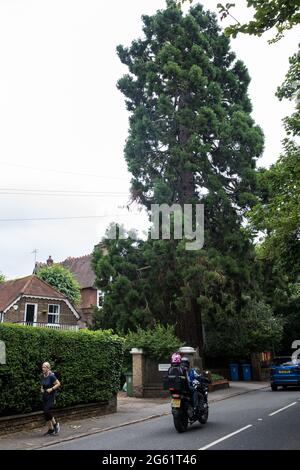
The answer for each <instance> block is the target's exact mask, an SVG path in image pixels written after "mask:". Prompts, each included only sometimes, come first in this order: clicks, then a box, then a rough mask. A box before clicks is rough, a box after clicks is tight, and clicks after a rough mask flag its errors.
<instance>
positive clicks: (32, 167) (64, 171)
mask: <svg viewBox="0 0 300 470" xmlns="http://www.w3.org/2000/svg"><path fill="white" fill-rule="evenodd" d="M0 165H6V166H11V167H16V168H25V169H28V170H36V171H42V172H43V173H45V172H47V171H48V172H51V173H60V174H63V175H74V176H87V177H89V178H102V179H114V180H123V181H128V178H125V177H124V176H114V175H97V174H93V173H85V172H84V171H83V172H77V171H68V170H58V169H56V168H42V167H37V166H30V165H20V164H17V163H10V162H4V161H0Z"/></svg>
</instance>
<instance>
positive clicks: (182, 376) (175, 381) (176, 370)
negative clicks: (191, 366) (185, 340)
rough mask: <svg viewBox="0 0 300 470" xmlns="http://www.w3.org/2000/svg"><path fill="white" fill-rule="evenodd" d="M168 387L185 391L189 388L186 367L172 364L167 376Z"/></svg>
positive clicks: (177, 390)
mask: <svg viewBox="0 0 300 470" xmlns="http://www.w3.org/2000/svg"><path fill="white" fill-rule="evenodd" d="M166 382H167V387H166V388H167V389H172V391H176V392H185V391H187V390H188V381H187V377H186V373H185V371H184V369H183V368H182V367H180V366H171V367H170V368H169V370H168V375H167V376H166Z"/></svg>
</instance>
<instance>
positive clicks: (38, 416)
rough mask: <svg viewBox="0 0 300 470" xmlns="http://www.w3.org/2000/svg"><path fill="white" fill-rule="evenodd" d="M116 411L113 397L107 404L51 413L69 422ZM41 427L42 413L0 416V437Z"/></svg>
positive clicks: (42, 424) (115, 402)
mask: <svg viewBox="0 0 300 470" xmlns="http://www.w3.org/2000/svg"><path fill="white" fill-rule="evenodd" d="M116 411H117V397H116V396H114V397H113V398H111V399H110V400H109V401H107V402H103V403H90V404H85V405H75V406H72V407H69V408H58V409H54V410H53V413H54V416H56V417H57V418H61V419H63V420H64V421H70V420H73V419H84V418H92V417H94V416H103V415H106V414H111V413H116ZM42 426H45V419H44V416H43V412H42V411H36V412H33V413H27V414H22V415H12V416H2V417H0V436H4V435H7V434H10V433H14V432H19V431H24V430H30V429H34V428H39V427H42Z"/></svg>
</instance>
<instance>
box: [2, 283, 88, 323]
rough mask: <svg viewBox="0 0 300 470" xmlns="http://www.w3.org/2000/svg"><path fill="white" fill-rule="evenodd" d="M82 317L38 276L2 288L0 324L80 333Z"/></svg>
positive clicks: (67, 301)
mask: <svg viewBox="0 0 300 470" xmlns="http://www.w3.org/2000/svg"><path fill="white" fill-rule="evenodd" d="M79 319H80V315H79V313H78V312H77V310H76V309H75V307H74V306H73V305H72V304H71V303H70V302H69V300H68V299H67V297H66V296H65V295H64V294H62V293H61V292H58V291H57V290H56V289H54V288H53V287H52V286H50V285H49V284H47V283H46V282H45V281H42V280H41V279H39V278H38V277H37V276H36V275H35V274H32V275H31V276H26V277H23V278H20V279H15V280H12V281H7V282H5V283H3V284H1V285H0V321H1V322H2V323H3V322H5V323H7V322H9V323H18V324H22V325H31V326H40V327H48V328H52V329H67V330H78V328H79V326H80V323H79Z"/></svg>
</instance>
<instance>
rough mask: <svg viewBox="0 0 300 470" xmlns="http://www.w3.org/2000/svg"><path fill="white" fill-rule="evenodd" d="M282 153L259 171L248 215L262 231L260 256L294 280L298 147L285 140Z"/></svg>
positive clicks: (299, 212) (299, 231) (299, 251)
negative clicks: (257, 200) (258, 199)
mask: <svg viewBox="0 0 300 470" xmlns="http://www.w3.org/2000/svg"><path fill="white" fill-rule="evenodd" d="M285 152H286V153H285V154H284V155H282V156H281V157H280V158H279V160H278V161H277V162H276V163H275V164H274V165H272V166H271V168H270V169H269V170H264V171H261V173H260V177H259V184H260V188H261V193H262V197H261V202H260V203H259V204H257V205H256V206H254V208H253V209H252V211H251V212H250V213H249V217H250V220H251V223H252V226H253V228H254V229H255V230H256V231H260V232H262V233H265V234H266V237H265V240H264V242H263V243H262V245H261V246H260V249H259V257H260V259H265V260H268V261H272V262H273V263H275V264H276V265H277V266H278V267H280V269H282V270H283V273H287V274H288V276H289V278H290V279H291V280H295V279H296V277H297V276H298V275H300V268H299V258H300V147H299V146H298V145H296V144H295V143H293V142H289V141H286V144H285Z"/></svg>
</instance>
